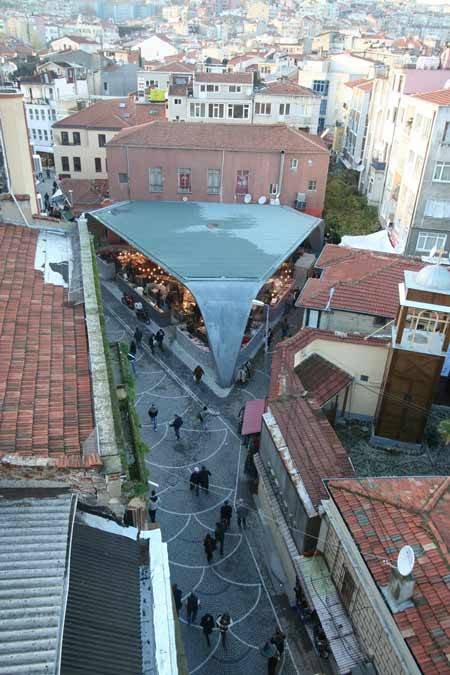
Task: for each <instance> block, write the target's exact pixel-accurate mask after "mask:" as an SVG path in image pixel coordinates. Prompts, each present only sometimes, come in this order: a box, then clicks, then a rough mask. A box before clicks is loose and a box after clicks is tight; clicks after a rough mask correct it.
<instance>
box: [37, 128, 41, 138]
mask: <svg viewBox="0 0 450 675" xmlns="http://www.w3.org/2000/svg"><path fill="white" fill-rule="evenodd" d="M37 132H38V136H39V140H40V141H42V129H38V130H37Z"/></svg>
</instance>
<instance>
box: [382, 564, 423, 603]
mask: <svg viewBox="0 0 450 675" xmlns="http://www.w3.org/2000/svg"><path fill="white" fill-rule="evenodd" d="M414 585H415V581H414V579H413V576H412V574H408V575H407V576H404V575H403V574H401V573H400V572H399V571H398V569H397V568H396V567H393V568H392V569H391V578H390V579H389V584H388V585H387V586H382V587H381V591H382V593H383V595H384V599H385V600H386V602H387V604H388V605H389V609H390V610H391V612H392V613H393V614H396V613H397V612H403V611H404V610H405V609H408V608H409V607H414V603H413V601H412V596H413V592H414Z"/></svg>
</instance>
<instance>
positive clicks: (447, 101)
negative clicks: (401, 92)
mask: <svg viewBox="0 0 450 675" xmlns="http://www.w3.org/2000/svg"><path fill="white" fill-rule="evenodd" d="M413 98H419V99H420V100H421V101H427V102H428V103H436V105H442V106H448V105H450V89H440V90H438V91H428V92H425V93H424V94H414V96H413Z"/></svg>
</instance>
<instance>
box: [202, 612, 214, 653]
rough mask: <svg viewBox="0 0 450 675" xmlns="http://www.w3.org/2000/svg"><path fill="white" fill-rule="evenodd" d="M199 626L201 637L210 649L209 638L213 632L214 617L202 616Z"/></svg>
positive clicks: (210, 615) (209, 615)
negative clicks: (201, 632)
mask: <svg viewBox="0 0 450 675" xmlns="http://www.w3.org/2000/svg"><path fill="white" fill-rule="evenodd" d="M200 626H201V627H202V628H203V635H204V636H205V638H206V644H207V645H208V647H211V641H210V639H209V636H210V635H211V633H212V632H213V630H214V617H213V616H212V614H204V615H203V616H202V618H201V619H200Z"/></svg>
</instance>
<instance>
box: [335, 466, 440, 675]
mask: <svg viewBox="0 0 450 675" xmlns="http://www.w3.org/2000/svg"><path fill="white" fill-rule="evenodd" d="M328 489H329V491H330V494H331V496H332V498H333V500H334V502H335V503H336V505H337V507H338V508H339V511H340V512H341V515H342V517H343V518H344V520H345V522H346V525H347V527H348V529H349V530H350V533H351V534H352V536H353V538H354V540H355V543H356V545H357V546H358V547H359V549H360V552H361V554H362V556H363V557H364V558H365V562H366V565H367V567H368V568H369V570H370V572H371V574H372V576H373V578H374V580H375V582H376V583H377V585H378V586H384V585H387V583H388V581H389V576H390V569H389V567H388V566H387V565H385V564H383V562H382V560H380V559H379V558H387V559H388V560H391V561H392V563H394V564H395V562H396V558H397V552H398V551H399V550H400V549H401V548H402V546H404V545H405V544H409V545H410V546H412V547H413V548H414V547H415V549H416V551H417V553H416V564H415V566H414V570H413V577H414V580H415V587H414V593H413V602H414V607H411V608H410V609H407V610H405V611H403V612H398V613H395V614H393V618H394V620H395V621H396V623H397V625H398V627H399V629H400V631H401V632H402V633H403V636H404V638H405V641H406V643H407V645H408V647H409V648H410V650H411V652H412V653H413V655H414V657H415V659H416V661H417V662H418V664H419V667H420V669H421V670H422V672H423V673H427V675H428V673H436V675H437V674H438V673H440V674H441V675H444V674H445V673H446V674H448V673H450V664H449V661H448V655H449V654H450V631H449V627H450V612H449V608H450V583H449V569H450V556H449V550H448V549H449V546H450V536H449V528H448V523H449V522H450V478H449V477H407V478H367V479H351V480H350V479H343V480H333V481H330V482H329V483H328ZM361 509H364V515H365V519H364V522H363V523H362V524H361V519H360V520H359V521H358V514H359V512H360V510H361ZM374 555H376V556H379V558H374Z"/></svg>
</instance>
